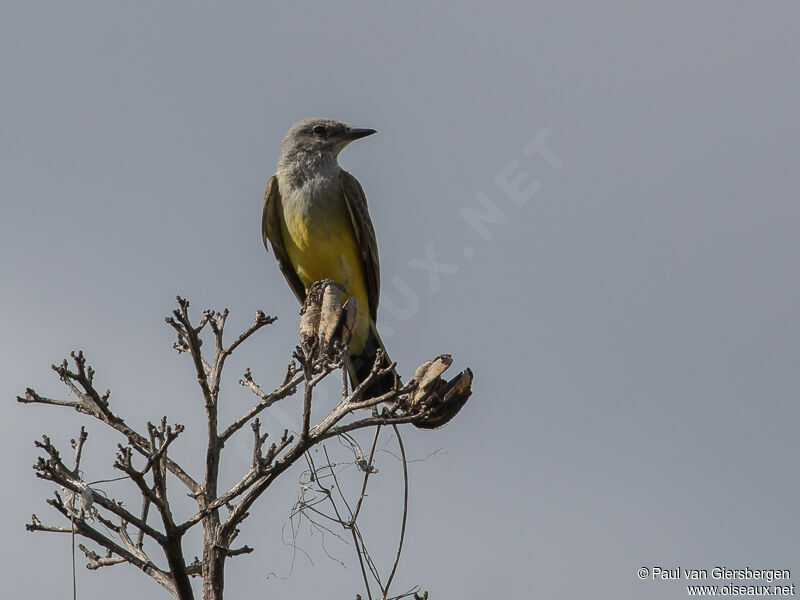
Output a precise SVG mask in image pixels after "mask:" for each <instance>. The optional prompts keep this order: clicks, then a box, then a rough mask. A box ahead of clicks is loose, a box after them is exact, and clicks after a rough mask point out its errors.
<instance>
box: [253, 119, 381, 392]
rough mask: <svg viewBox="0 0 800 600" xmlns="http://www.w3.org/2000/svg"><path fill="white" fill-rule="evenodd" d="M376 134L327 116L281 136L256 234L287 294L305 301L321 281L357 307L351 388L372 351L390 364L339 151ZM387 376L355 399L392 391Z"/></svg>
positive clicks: (363, 205) (367, 253)
mask: <svg viewBox="0 0 800 600" xmlns="http://www.w3.org/2000/svg"><path fill="white" fill-rule="evenodd" d="M374 133H377V132H376V131H375V130H374V129H361V128H355V127H351V126H350V125H347V124H346V123H343V122H341V121H337V120H335V119H327V118H307V119H303V120H301V121H299V122H297V123H295V124H294V125H292V126H291V127H290V128H289V131H288V132H287V133H286V135H285V137H284V138H283V143H282V145H281V152H280V157H279V158H278V165H277V169H276V172H275V174H274V175H273V176H272V177H270V178H269V181H268V182H267V187H266V191H265V193H264V206H263V211H262V219H261V234H262V239H263V242H264V247H265V248H266V249H267V252H269V249H270V246H271V247H272V251H273V253H274V255H275V259H276V260H277V263H278V267H279V268H280V270H281V272H282V273H283V275H284V277H285V278H286V281H287V282H288V284H289V287H290V288H291V290H292V292H294V295H295V296H296V297H297V299H298V300H299V301H300V302H301V303H303V302H305V299H306V296H307V294H308V291H309V289H310V288H311V286H312V285H313V284H314V283H315V282H317V281H321V280H324V279H330V280H333V281H334V282H336V283H337V284H339V285H340V286H341V287H342V288H343V291H344V296H345V299H347V298H350V297H354V298H355V299H356V300H357V302H358V320H357V322H356V327H355V331H354V332H353V336H352V338H351V341H350V350H349V354H348V357H347V365H346V368H347V371H348V375H349V378H350V385H351V388H352V389H355V388H356V386H358V385H359V384H360V383H361V382H362V381H363V380H364V379H365V378H366V377H367V376H368V375H369V373H370V371H371V370H372V368H373V365H374V364H375V360H376V356H377V351H378V349H380V350H381V351H382V352H383V364H382V365H380V366H381V367H388V366H389V365H390V364H391V363H390V361H389V357H388V355H387V354H386V349H385V347H384V344H383V342H382V341H381V338H380V335H379V334H378V330H377V326H376V322H377V317H378V302H379V297H380V262H379V260H378V244H377V241H376V239H375V229H374V227H373V225H372V220H371V219H370V215H369V210H368V208H367V199H366V196H365V194H364V190H363V188H362V187H361V184H360V183H359V182H358V180H357V179H356V178H355V177H354V176H353V175H351V174H350V173H348V172H347V171H345V170H344V169H342V168H341V167H340V166H339V163H338V156H339V153H340V152H341V151H342V150H343V149H344V148H345V147H346V146H347V145H348V144H350V143H351V142H353V141H355V140H358V139H361V138H365V137H367V136H370V135H373V134H374ZM394 383H395V378H394V375H393V373H391V372H387V373H385V374H384V375H382V376H380V377H378V378H376V379H375V380H374V381H373V382H372V384H371V385H369V386H368V387H367V388H366V389H365V390H364V391H363V397H365V398H370V397H376V396H378V395H382V394H385V393H387V392H388V391H390V390H391V389H392V388H393V387H394Z"/></svg>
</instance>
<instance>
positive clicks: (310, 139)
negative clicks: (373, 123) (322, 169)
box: [278, 118, 375, 166]
mask: <svg viewBox="0 0 800 600" xmlns="http://www.w3.org/2000/svg"><path fill="white" fill-rule="evenodd" d="M373 133H375V130H374V129H356V128H355V127H350V126H349V125H348V124H347V123H342V122H341V121H336V120H334V119H319V118H310V119H303V120H302V121H298V122H297V123H295V124H294V125H292V127H291V128H290V129H289V131H288V133H287V134H286V136H285V137H284V138H283V145H282V146H281V157H280V160H279V161H278V164H279V165H284V166H288V165H289V164H292V163H310V162H318V161H319V162H328V161H331V160H332V161H333V162H334V163H335V161H336V157H337V156H338V155H339V152H341V151H342V149H343V148H344V147H345V146H347V144H349V143H350V142H352V141H353V140H357V139H359V138H362V137H366V136H368V135H372V134H373Z"/></svg>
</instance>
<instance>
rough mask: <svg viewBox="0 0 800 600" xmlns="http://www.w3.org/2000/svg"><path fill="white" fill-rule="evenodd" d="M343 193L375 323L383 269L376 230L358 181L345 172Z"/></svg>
mask: <svg viewBox="0 0 800 600" xmlns="http://www.w3.org/2000/svg"><path fill="white" fill-rule="evenodd" d="M341 182H342V193H343V194H344V200H345V203H346V204H347V210H348V211H349V212H350V221H351V222H352V224H353V231H355V234H356V238H357V240H358V246H359V248H360V250H361V264H362V268H363V269H364V281H365V283H366V285H367V298H368V300H369V314H370V316H371V317H372V321H373V322H375V321H376V320H377V316H378V300H379V297H380V292H381V267H380V263H379V261H378V243H377V242H376V241H375V229H374V228H373V227H372V221H371V220H370V218H369V211H368V210H367V198H366V196H365V195H364V190H363V189H361V184H360V183H358V179H356V178H355V177H353V176H352V175H350V173H348V172H347V171H345V170H342V173H341Z"/></svg>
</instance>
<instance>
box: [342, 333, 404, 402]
mask: <svg viewBox="0 0 800 600" xmlns="http://www.w3.org/2000/svg"><path fill="white" fill-rule="evenodd" d="M379 348H380V349H381V350H383V360H382V362H381V364H380V367H388V366H389V365H390V364H392V361H391V360H390V359H389V355H388V354H387V353H386V348H384V346H383V342H382V341H381V338H380V336H379V335H378V331H377V329H376V328H375V324H374V323H373V322H372V321H371V320H370V323H369V335H368V336H367V341H366V342H364V350H363V352H362V353H361V354H359V355H357V356H350V357H348V360H347V373H348V375H349V376H350V387H351V388H353V389H355V388H356V386H357V385H358V384H359V383H361V382H362V381H364V380H365V379H366V378H367V376H368V375H369V373H370V371H372V367H373V365H374V364H375V356H376V353H377V351H378V349H379ZM394 378H395V374H394V371H392V372H389V373H386V374H385V375H381V376H380V377H378V378H377V379H376V380H375V381H374V382H373V383H372V384H371V385H370V386H369V387H368V388H367V389H366V390H364V395H363V396H362V398H375V397H376V396H381V395H383V394H385V393H387V392H389V391H391V390H392V389H394Z"/></svg>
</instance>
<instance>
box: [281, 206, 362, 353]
mask: <svg viewBox="0 0 800 600" xmlns="http://www.w3.org/2000/svg"><path fill="white" fill-rule="evenodd" d="M336 204H338V206H337V205H333V206H331V207H330V210H329V211H326V212H325V215H324V218H319V216H317V217H316V218H314V219H311V218H307V217H305V216H303V215H301V214H300V213H298V212H293V211H291V210H288V209H286V208H285V207H284V209H283V210H282V212H281V215H280V216H281V233H282V235H283V244H284V247H285V248H286V253H287V254H288V255H289V260H290V261H291V263H292V266H293V267H294V270H295V272H296V273H297V275H298V277H299V278H300V281H302V282H303V285H304V286H305V288H306V291H308V289H309V288H310V287H311V285H312V284H313V283H314V282H316V281H319V280H321V279H332V280H334V281H335V282H336V283H338V284H340V285H342V286H343V287H344V288H345V292H346V294H347V296H348V297H349V296H355V298H356V300H358V314H359V318H358V325H357V326H356V331H355V333H354V334H353V339H352V341H351V342H350V351H351V352H352V354H354V355H358V354H361V352H362V350H363V348H364V342H365V341H366V339H367V335H368V334H369V302H368V298H367V287H366V285H365V284H364V272H363V269H362V266H361V253H360V252H359V249H358V243H357V242H356V238H355V234H354V233H353V226H352V224H351V223H350V215H349V213H348V211H347V207H346V206H345V204H344V200H343V199H342V201H341V202H340V203H336Z"/></svg>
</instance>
